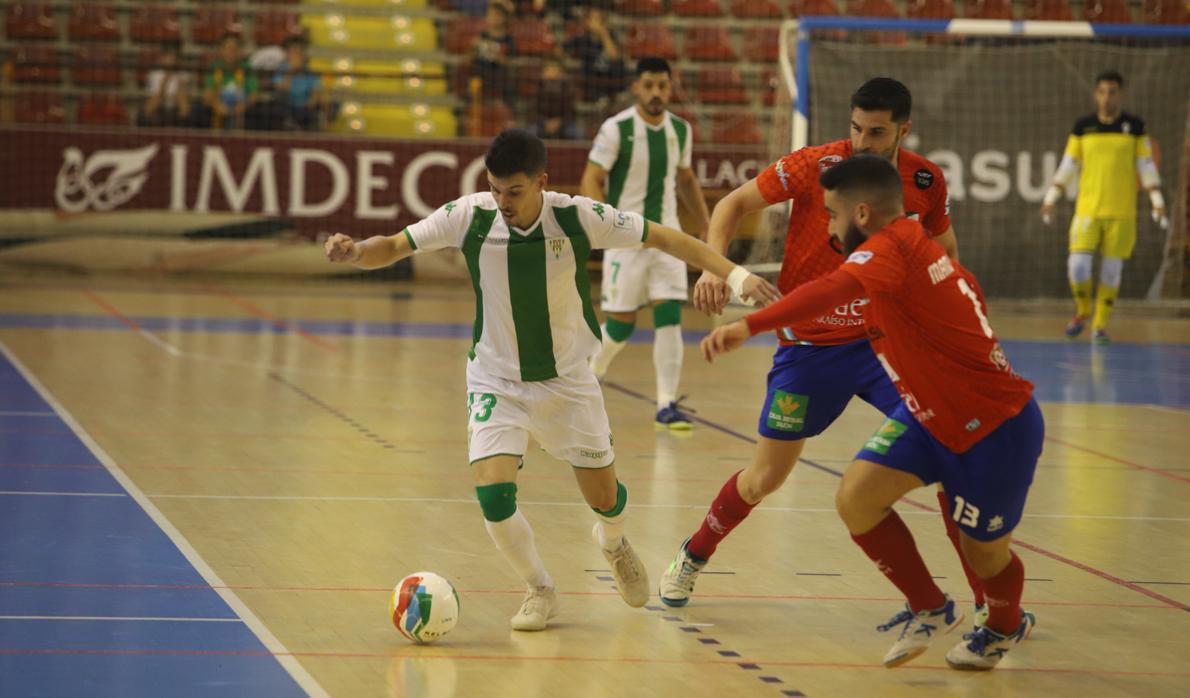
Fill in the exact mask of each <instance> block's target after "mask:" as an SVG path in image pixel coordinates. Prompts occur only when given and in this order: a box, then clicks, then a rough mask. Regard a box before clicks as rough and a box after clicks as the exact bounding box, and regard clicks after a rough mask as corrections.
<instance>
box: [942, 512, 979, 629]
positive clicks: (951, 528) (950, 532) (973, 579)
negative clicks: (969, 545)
mask: <svg viewBox="0 0 1190 698" xmlns="http://www.w3.org/2000/svg"><path fill="white" fill-rule="evenodd" d="M938 506H940V507H942V520H943V521H944V522H945V523H946V536H947V537H948V538H950V544H951V545H953V546H954V551H955V552H956V553H958V556H959V562H961V563H963V574H965V575H967V586H969V587H971V593H972V594H974V595H975V605H976V606H982V605H983V604H984V596H983V582H981V581H979V576H978V575H976V574H975V570H973V569H971V566H970V565H968V564H967V557H966V556H965V555H963V548H962V547H961V546H960V545H959V525H958V524H957V523H955V522H954V517H953V516H951V513H950V497H949V496H947V494H946V493H945V492H941V491H940V492H938Z"/></svg>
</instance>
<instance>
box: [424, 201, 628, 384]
mask: <svg viewBox="0 0 1190 698" xmlns="http://www.w3.org/2000/svg"><path fill="white" fill-rule="evenodd" d="M543 198H544V201H543V202H542V203H543V205H542V207H541V215H540V216H539V217H538V219H537V220H536V221H535V222H534V223H533V225H530V226H529V227H528V228H526V229H525V230H521V229H519V228H515V227H510V226H509V225H508V224H507V223H506V222H505V220H504V217H503V216H501V215H500V212H499V211H498V210H497V208H496V200H495V198H494V197H493V196H492V195H491V193H490V192H479V193H475V194H470V195H468V196H464V197H462V198H459V199H457V200H455V201H452V202H450V203H448V204H446V205H445V206H443V207H442V208H440V209H438V210H437V211H435V212H434V213H432V214H430V216H429V217H428V218H425V219H423V220H421V221H419V222H417V223H414V224H413V225H411V226H409V227H408V228H406V229H405V235H407V236H408V238H409V242H410V244H411V245H412V246H413V249H414V251H415V252H419V253H420V252H427V251H430V250H437V249H441V248H443V247H457V248H460V249H461V250H462V251H463V257H464V258H466V260H467V270H468V271H469V272H470V274H471V284H472V286H473V287H474V289H475V324H474V326H473V328H472V335H471V336H472V346H471V354H470V356H471V358H472V360H474V361H478V362H479V365H480V366H481V367H482V368H483V369H484V370H486V371H488V372H490V373H492V374H494V375H496V376H500V377H502V378H507V379H509V380H521V381H541V380H549V379H550V378H556V377H558V376H563V375H573V374H575V373H577V372H580V371H582V370H589V369H587V360H588V359H589V358H590V357H591V356H592V355H593V354H594V353H595V352H596V351H597V350H598V349H599V345H600V342H601V341H602V336H601V335H600V332H599V321H598V320H597V319H596V318H595V308H594V307H593V306H592V305H591V288H590V283H591V282H590V278H589V277H588V275H587V258H588V257H590V254H591V250H592V249H593V248H595V249H602V248H608V247H633V246H636V245H640V244H641V243H642V242H644V240H645V238H646V237H647V236H648V234H649V228H648V223H647V222H646V221H645V220H644V219H643V218H642V217H641V216H640V215H638V214H635V213H622V212H620V211H617V210H616V209H615V208H613V207H611V206H609V205H607V204H604V203H600V202H598V201H592V200H591V199H588V198H586V197H583V196H569V195H567V194H560V193H558V192H552V191H547V192H543Z"/></svg>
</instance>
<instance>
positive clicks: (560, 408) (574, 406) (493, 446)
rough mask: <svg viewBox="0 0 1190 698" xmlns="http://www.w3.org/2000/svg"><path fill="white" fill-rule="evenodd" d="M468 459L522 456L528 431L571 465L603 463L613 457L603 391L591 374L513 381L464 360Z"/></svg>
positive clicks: (599, 465)
mask: <svg viewBox="0 0 1190 698" xmlns="http://www.w3.org/2000/svg"><path fill="white" fill-rule="evenodd" d="M467 406H468V417H467V442H468V449H467V453H468V459H469V460H470V462H472V463H474V462H475V461H478V460H483V459H484V458H490V457H492V456H497V455H513V456H524V455H525V452H526V450H527V449H528V447H529V437H530V436H532V437H533V439H534V440H535V441H536V442H537V443H538V444H539V445H540V446H541V447H542V448H543V449H545V451H546V453H549V454H550V455H551V456H553V457H554V458H557V459H558V460H561V461H565V462H567V463H570V464H571V465H573V466H574V467H576V468H604V467H607V466H609V465H611V464H612V462H613V461H614V460H615V459H616V457H615V452H614V451H613V450H612V432H611V426H610V425H609V424H608V421H607V410H605V409H604V407H603V391H602V390H600V388H599V381H597V380H595V375H594V374H592V373H590V372H589V371H586V370H584V372H583V375H580V376H560V377H558V378H551V379H550V380H545V381H531V382H525V381H513V380H508V379H507V378H501V377H499V376H494V375H491V374H490V373H488V372H486V371H484V370H483V369H482V368H480V367H479V364H478V362H476V361H470V362H468V364H467Z"/></svg>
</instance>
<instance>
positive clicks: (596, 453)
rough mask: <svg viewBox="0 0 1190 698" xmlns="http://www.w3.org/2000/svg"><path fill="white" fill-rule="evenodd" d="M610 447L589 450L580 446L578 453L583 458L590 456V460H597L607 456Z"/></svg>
mask: <svg viewBox="0 0 1190 698" xmlns="http://www.w3.org/2000/svg"><path fill="white" fill-rule="evenodd" d="M609 450H610V449H606V448H605V449H603V450H602V451H591V450H589V449H585V448H580V449H579V450H578V454H579V455H580V456H582V457H583V458H590V459H591V460H599V459H600V458H604V457H606V456H607V454H608V451H609Z"/></svg>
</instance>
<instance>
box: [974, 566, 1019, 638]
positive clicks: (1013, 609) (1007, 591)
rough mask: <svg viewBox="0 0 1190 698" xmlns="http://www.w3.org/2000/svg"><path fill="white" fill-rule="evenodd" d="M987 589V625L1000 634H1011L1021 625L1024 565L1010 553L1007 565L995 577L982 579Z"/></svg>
mask: <svg viewBox="0 0 1190 698" xmlns="http://www.w3.org/2000/svg"><path fill="white" fill-rule="evenodd" d="M983 588H984V589H985V590H986V591H987V599H988V627H989V628H991V629H992V630H995V631H996V632H998V633H1000V634H1001V635H1011V634H1013V633H1015V632H1016V629H1017V628H1019V627H1020V625H1021V594H1022V593H1023V592H1024V591H1025V566H1024V565H1022V564H1021V559H1020V558H1019V557H1017V556H1016V553H1012V561H1010V562H1009V563H1008V567H1005V568H1004V569H1002V570H1000V574H997V575H996V576H995V577H991V578H989V579H985V580H983Z"/></svg>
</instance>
